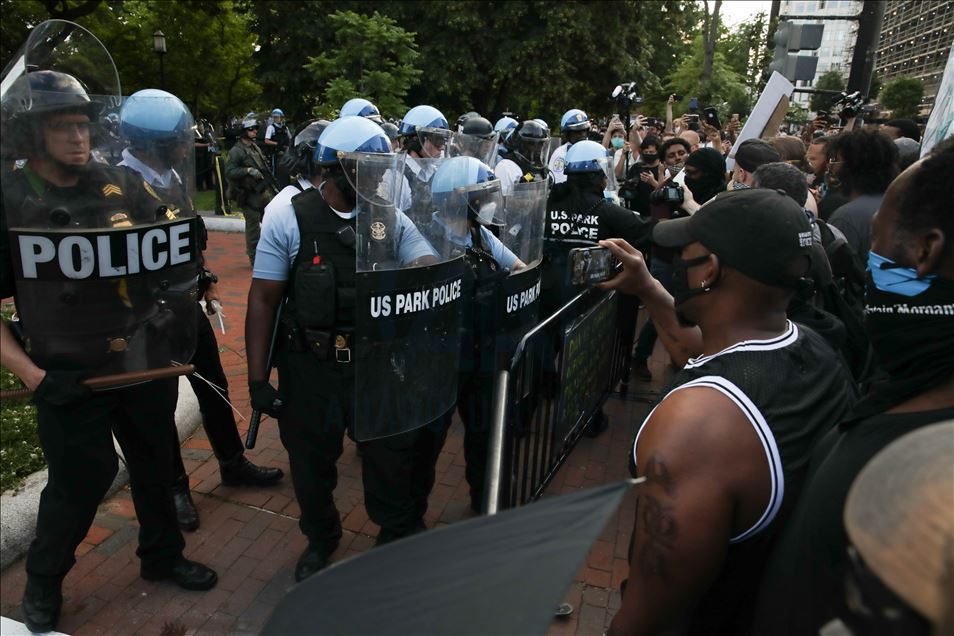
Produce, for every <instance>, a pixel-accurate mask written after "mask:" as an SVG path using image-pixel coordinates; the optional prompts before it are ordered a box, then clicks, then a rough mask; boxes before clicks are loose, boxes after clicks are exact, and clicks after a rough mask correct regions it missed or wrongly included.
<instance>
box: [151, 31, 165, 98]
mask: <svg viewBox="0 0 954 636" xmlns="http://www.w3.org/2000/svg"><path fill="white" fill-rule="evenodd" d="M152 48H153V50H154V51H155V52H156V55H158V56H159V88H161V89H163V90H165V88H166V69H165V65H164V64H163V63H162V58H163V56H164V55H165V54H166V35H165V34H164V33H163V32H162V31H160V30H159V29H156V32H155V33H153V34H152Z"/></svg>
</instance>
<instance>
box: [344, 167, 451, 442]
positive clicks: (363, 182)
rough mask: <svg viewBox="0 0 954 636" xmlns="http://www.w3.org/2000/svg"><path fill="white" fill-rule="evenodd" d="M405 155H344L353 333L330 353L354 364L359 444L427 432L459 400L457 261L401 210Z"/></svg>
mask: <svg viewBox="0 0 954 636" xmlns="http://www.w3.org/2000/svg"><path fill="white" fill-rule="evenodd" d="M404 159H405V157H404V155H403V154H398V155H386V154H369V153H349V154H343V155H342V156H341V163H342V166H343V167H344V169H345V174H346V175H347V176H348V178H349V180H350V181H351V183H352V185H353V186H354V189H355V192H356V195H357V196H356V199H357V203H356V206H355V210H356V212H357V215H356V218H355V235H356V245H355V254H356V281H355V328H354V335H353V337H352V338H351V342H350V343H348V342H347V341H346V340H345V339H342V341H341V342H336V343H335V347H336V349H338V351H337V352H336V355H337V356H339V358H340V357H342V356H344V357H348V356H350V359H351V364H353V365H354V376H355V396H356V400H355V411H354V435H355V438H356V439H358V440H359V441H364V440H370V439H377V438H381V437H387V436H390V435H396V434H399V433H404V432H407V431H411V430H414V429H416V428H419V427H422V426H426V425H427V424H430V423H431V422H433V421H434V420H436V419H438V418H439V417H440V416H442V415H443V414H445V413H446V412H447V411H449V410H450V409H451V408H453V406H454V404H455V402H456V400H457V373H458V367H459V359H460V320H461V314H460V308H461V291H462V284H463V283H462V278H463V260H462V258H461V257H459V256H457V257H447V256H442V255H444V254H447V250H444V249H441V246H440V245H438V246H434V245H432V244H431V242H430V241H429V240H427V239H426V238H425V237H424V236H423V234H422V233H421V231H420V230H419V229H418V227H417V226H415V225H414V224H413V223H412V222H411V221H410V219H409V218H408V217H407V216H406V215H405V214H404V213H403V212H401V210H400V209H399V206H398V202H400V201H401V200H402V189H403V186H404V179H403V175H404V165H403V164H404ZM346 348H347V349H350V351H348V352H347V353H344V352H342V351H343V349H346Z"/></svg>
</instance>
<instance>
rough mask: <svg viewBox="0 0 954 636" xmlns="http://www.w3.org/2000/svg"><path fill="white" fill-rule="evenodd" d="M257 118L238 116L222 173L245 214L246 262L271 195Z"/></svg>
mask: <svg viewBox="0 0 954 636" xmlns="http://www.w3.org/2000/svg"><path fill="white" fill-rule="evenodd" d="M257 136H258V122H257V121H256V120H255V119H254V118H252V117H246V118H245V119H244V120H242V136H241V137H239V140H238V141H237V142H235V145H234V146H232V149H231V150H229V159H228V162H227V163H226V164H225V177H226V178H227V179H228V180H229V183H230V184H231V186H232V192H233V197H232V198H234V199H235V201H236V203H238V204H239V206H240V207H241V208H242V212H243V213H244V214H245V252H246V254H248V260H249V263H250V264H251V265H252V266H253V267H254V265H255V246H256V245H258V237H259V235H260V233H261V223H262V212H264V210H265V206H266V205H268V202H269V201H271V200H272V197H273V196H274V195H275V188H274V187H273V185H272V183H271V180H270V178H269V177H270V176H271V171H270V170H269V162H268V159H266V158H265V155H263V154H262V151H261V150H260V149H259V147H258V145H257V144H256V143H255V138H256V137H257Z"/></svg>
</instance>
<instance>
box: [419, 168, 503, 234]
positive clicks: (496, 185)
mask: <svg viewBox="0 0 954 636" xmlns="http://www.w3.org/2000/svg"><path fill="white" fill-rule="evenodd" d="M481 184H484V185H481ZM455 195H458V196H465V197H466V200H467V214H468V216H469V217H470V218H471V219H473V220H474V221H477V222H478V223H480V224H481V225H491V224H492V223H493V220H494V214H495V213H496V212H497V208H498V207H499V205H500V201H501V199H500V196H501V194H500V182H499V181H498V180H497V176H496V175H495V174H494V171H493V169H492V168H491V167H490V166H488V165H487V164H485V163H484V162H482V161H480V160H479V159H475V158H474V157H452V158H450V159H448V160H446V161H444V162H443V163H441V165H440V167H439V168H438V169H437V171H436V172H435V173H434V177H433V179H431V200H432V201H433V203H434V205H435V207H437V209H438V210H443V209H445V207H446V206H447V205H448V204H449V203H451V202H452V201H453V199H454V196H455Z"/></svg>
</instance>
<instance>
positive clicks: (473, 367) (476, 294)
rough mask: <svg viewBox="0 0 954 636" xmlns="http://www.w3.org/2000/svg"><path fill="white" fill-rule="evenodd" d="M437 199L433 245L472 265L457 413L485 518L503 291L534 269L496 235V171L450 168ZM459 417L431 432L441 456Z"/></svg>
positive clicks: (441, 177) (466, 162)
mask: <svg viewBox="0 0 954 636" xmlns="http://www.w3.org/2000/svg"><path fill="white" fill-rule="evenodd" d="M431 196H432V200H433V203H434V207H435V209H436V211H435V212H434V213H433V214H432V219H431V222H430V223H429V224H428V225H427V227H426V229H425V235H426V236H427V237H428V239H429V240H430V241H431V243H432V244H435V245H446V246H447V249H449V250H451V252H452V254H454V255H458V254H459V255H463V256H464V259H465V262H466V263H467V268H466V270H465V278H464V281H465V284H464V290H465V291H464V299H465V304H464V307H463V316H464V322H463V325H462V327H463V333H462V338H461V374H460V376H459V378H458V385H457V386H458V390H457V411H458V412H459V414H460V418H461V421H462V422H463V424H464V458H465V461H466V470H465V476H466V478H467V483H468V485H469V486H470V501H471V504H470V505H471V509H472V510H473V511H474V512H480V510H481V509H482V506H483V497H484V494H483V492H484V480H485V478H486V471H487V451H488V446H489V443H490V422H491V410H492V402H493V399H492V398H493V378H494V371H496V366H495V357H496V356H495V354H496V351H495V342H494V340H495V337H496V332H497V329H496V328H495V326H494V323H495V320H496V313H497V309H498V304H499V286H500V284H501V282H502V280H503V278H504V277H506V276H507V274H508V273H509V272H511V271H514V270H519V269H521V268H523V267H526V264H525V263H524V262H523V261H521V260H520V259H519V258H518V257H517V256H516V255H515V254H514V253H513V252H512V251H511V250H510V249H508V248H507V247H506V246H505V245H504V244H503V243H502V242H501V240H500V239H499V238H497V237H496V236H494V235H493V233H491V232H490V230H489V229H488V227H489V226H491V225H492V224H493V223H494V219H495V217H496V216H497V215H501V214H502V213H503V209H504V199H503V193H502V191H501V184H500V181H499V180H498V179H497V177H496V176H495V175H494V172H493V170H491V169H490V166H488V165H486V164H484V163H482V162H480V161H479V160H477V159H475V158H473V157H454V158H452V159H448V160H446V161H444V162H443V163H442V164H441V166H440V167H439V168H438V169H437V172H436V174H435V175H434V179H433V182H432V183H431ZM452 416H453V411H451V412H449V413H447V414H446V415H445V418H444V421H443V423H442V424H441V425H440V426H438V427H435V428H432V429H426V430H425V434H429V435H431V436H432V437H433V438H434V441H433V444H434V448H435V449H436V451H437V453H439V452H440V447H441V445H442V443H443V439H444V437H443V436H445V435H446V433H447V428H448V427H449V426H450V423H451V417H452ZM434 460H435V461H436V455H435V456H434Z"/></svg>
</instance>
